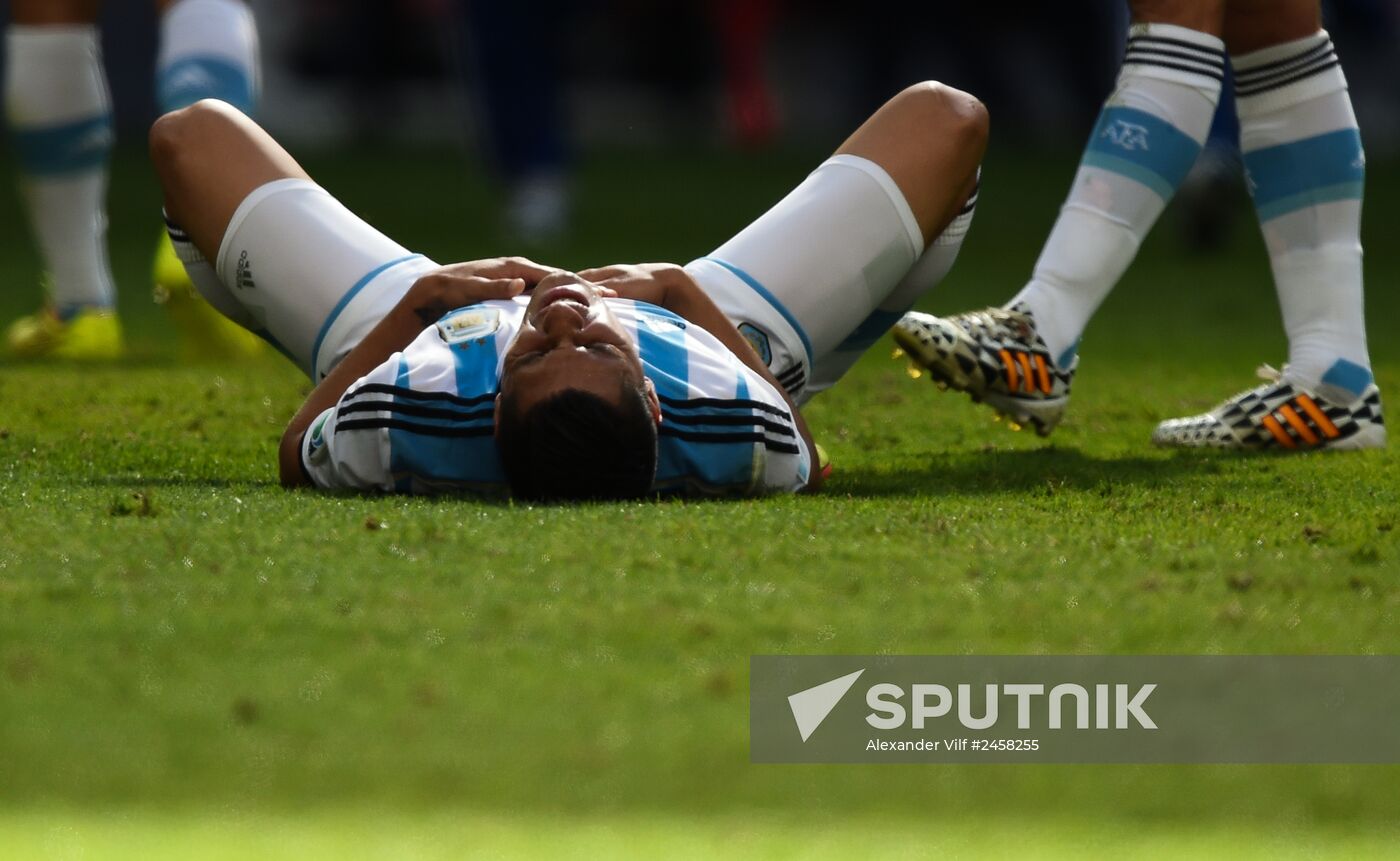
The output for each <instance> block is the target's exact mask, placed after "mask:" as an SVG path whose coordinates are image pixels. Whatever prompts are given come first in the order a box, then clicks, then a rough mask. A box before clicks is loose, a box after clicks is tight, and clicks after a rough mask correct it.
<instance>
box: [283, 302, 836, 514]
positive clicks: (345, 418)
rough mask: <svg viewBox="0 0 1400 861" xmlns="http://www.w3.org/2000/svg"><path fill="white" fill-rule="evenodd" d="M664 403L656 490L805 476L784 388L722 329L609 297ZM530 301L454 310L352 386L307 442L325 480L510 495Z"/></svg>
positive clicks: (710, 488) (792, 485) (307, 457)
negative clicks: (516, 388) (507, 411)
mask: <svg viewBox="0 0 1400 861" xmlns="http://www.w3.org/2000/svg"><path fill="white" fill-rule="evenodd" d="M605 301H607V302H608V304H609V305H610V307H611V309H612V311H613V312H614V314H615V315H616V316H617V318H618V319H619V320H620V321H621V322H622V323H623V325H624V326H625V327H626V328H627V329H628V330H629V332H630V334H631V335H632V336H633V338H634V339H635V340H636V343H637V347H638V353H639V355H640V356H641V360H642V367H643V370H644V372H645V373H646V375H647V377H648V378H650V379H651V381H652V384H653V385H655V387H656V393H657V396H658V398H659V399H660V401H661V414H662V421H661V426H660V428H659V429H658V438H657V440H658V441H657V468H656V482H655V485H654V489H655V490H656V492H657V493H662V494H686V495H705V496H709V495H755V494H763V493H780V492H790V491H796V490H799V489H800V488H802V487H803V486H804V485H806V483H807V479H808V476H809V473H810V470H811V460H812V459H811V454H810V452H808V451H807V446H806V444H805V443H804V442H803V441H802V438H801V436H800V435H799V434H798V432H797V427H796V423H795V422H794V421H793V417H792V414H791V411H790V410H789V408H788V406H787V403H786V401H785V400H784V399H783V397H782V395H781V394H780V393H779V392H778V391H777V390H776V389H774V388H773V387H772V386H771V385H769V384H768V383H767V381H765V380H764V379H763V378H762V377H761V376H759V375H758V374H757V373H755V372H754V371H753V370H752V369H751V368H749V367H748V366H746V365H745V364H744V363H743V362H742V361H740V360H739V358H738V357H737V356H735V355H734V354H733V353H732V352H730V351H729V349H728V348H727V347H725V346H724V345H723V344H721V343H720V342H719V340H718V339H716V338H715V337H714V336H713V335H711V334H710V333H709V332H706V331H705V330H704V329H702V328H701V327H699V326H696V325H695V324H693V323H690V322H688V321H686V320H684V319H683V318H681V317H678V316H676V315H675V314H673V313H671V312H670V311H667V310H665V309H663V308H660V307H657V306H655V305H650V304H648V303H645V302H633V301H630V300H627V299H607V300H605ZM527 302H528V297H519V298H516V299H513V300H500V301H491V302H485V303H482V304H480V305H473V306H470V307H468V308H462V309H459V310H457V311H454V312H452V313H450V314H448V315H447V316H445V317H443V318H442V319H441V320H439V321H438V323H437V324H435V325H433V326H430V327H429V328H427V329H425V330H424V331H423V332H422V333H421V334H420V335H419V336H418V337H417V338H416V339H414V341H413V342H412V343H411V344H409V345H408V346H407V347H406V348H404V350H403V351H402V352H400V353H395V354H394V355H392V356H390V357H389V358H388V359H387V360H386V361H385V362H384V363H383V364H381V365H380V366H379V367H378V368H375V369H374V370H373V371H371V372H370V373H368V374H366V375H365V376H364V377H363V378H361V379H360V380H359V381H358V382H356V383H355V384H354V385H352V386H351V387H350V388H349V389H348V390H347V391H346V393H345V395H344V396H343V397H342V398H341V399H340V403H339V404H337V405H336V406H335V407H333V408H331V409H329V410H327V411H326V412H324V413H322V414H321V416H320V417H319V418H318V419H317V420H316V421H315V422H314V423H313V424H312V426H311V429H310V430H309V431H308V432H307V434H306V438H305V439H304V440H303V442H302V463H303V464H304V465H305V467H306V471H307V473H308V474H309V475H310V476H311V478H312V480H313V481H314V482H315V483H316V485H317V486H319V487H324V488H354V489H361V490H381V491H396V492H401V493H437V492H458V493H462V492H465V493H476V494H482V495H496V496H501V495H505V494H506V493H507V487H506V479H505V473H504V471H503V469H502V467H501V463H500V457H499V455H498V453H497V451H496V443H495V438H494V436H493V434H494V430H495V427H494V419H493V413H494V401H495V397H496V394H497V392H498V390H499V383H500V374H501V364H502V362H503V360H504V357H505V352H506V349H507V347H508V346H509V344H510V342H511V340H512V339H513V338H514V337H515V333H516V331H517V330H518V328H519V326H520V322H521V319H522V317H523V316H524V311H525V305H526V303H527Z"/></svg>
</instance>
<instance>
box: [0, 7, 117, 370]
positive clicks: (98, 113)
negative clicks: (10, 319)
mask: <svg viewBox="0 0 1400 861" xmlns="http://www.w3.org/2000/svg"><path fill="white" fill-rule="evenodd" d="M99 6H100V2H99V0H13V2H12V3H11V4H10V17H11V20H10V26H9V28H8V30H7V32H6V52H5V57H6V69H5V82H6V83H5V104H6V108H7V113H8V115H9V119H10V131H11V133H12V135H13V137H14V143H15V150H16V153H17V155H18V157H19V166H20V177H21V182H20V185H21V186H22V188H23V191H24V202H25V205H26V206H27V208H28V210H29V219H30V222H31V224H32V225H33V229H34V236H35V239H36V240H37V242H38V246H39V255H40V258H41V260H42V262H43V266H44V270H45V287H46V290H47V292H48V296H47V306H46V307H45V308H44V309H42V310H40V311H39V312H38V313H37V314H34V315H33V316H30V317H25V318H22V319H20V320H18V321H16V322H15V323H14V324H12V325H11V326H10V328H9V331H8V333H7V338H6V342H7V347H8V349H9V351H10V352H11V353H13V354H15V355H18V356H25V357H39V356H57V357H62V358H73V359H111V358H115V357H116V356H117V355H119V354H120V353H121V350H122V338H121V326H120V324H119V323H118V321H117V317H116V313H115V303H116V292H115V290H114V288H113V286H112V271H111V264H110V263H109V262H108V257H107V212H106V196H107V161H108V156H109V154H110V152H111V149H112V108H111V97H110V96H109V94H108V91H107V77H106V74H105V72H104V71H103V68H102V48H101V44H100V42H99V39H98V32H97V27H96V24H95V23H94V22H95V21H96V20H97V13H98V9H99Z"/></svg>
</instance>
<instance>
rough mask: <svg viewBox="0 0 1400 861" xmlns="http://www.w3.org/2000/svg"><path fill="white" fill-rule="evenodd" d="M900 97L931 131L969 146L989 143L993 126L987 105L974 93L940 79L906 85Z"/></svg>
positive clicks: (973, 146)
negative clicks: (944, 82)
mask: <svg viewBox="0 0 1400 861" xmlns="http://www.w3.org/2000/svg"><path fill="white" fill-rule="evenodd" d="M897 99H898V100H899V101H900V102H901V105H902V106H903V105H907V109H908V110H910V111H912V112H914V113H915V114H916V116H917V117H918V119H919V122H920V124H921V125H924V126H926V127H927V128H928V129H929V130H930V131H931V132H933V133H936V134H938V135H940V136H945V137H946V136H950V135H951V136H953V137H955V138H956V139H957V140H958V141H960V142H961V143H962V144H963V145H964V146H966V147H970V148H976V149H979V150H980V149H982V148H983V147H985V146H986V144H987V134H988V130H989V128H990V122H989V120H988V117H987V107H986V106H985V105H983V104H982V102H981V101H980V100H979V99H978V98H977V97H976V96H974V95H972V94H971V93H965V92H963V91H962V90H959V89H957V88H955V87H950V86H948V85H947V84H941V83H939V82H938V81H924V82H922V83H918V84H914V85H913V86H911V87H908V88H906V89H905V90H904V91H903V92H902V93H900V94H899V96H898V97H897Z"/></svg>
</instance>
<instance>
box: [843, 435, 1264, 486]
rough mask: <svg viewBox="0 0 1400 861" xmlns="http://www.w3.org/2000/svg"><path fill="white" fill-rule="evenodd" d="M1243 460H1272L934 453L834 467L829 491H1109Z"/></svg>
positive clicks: (1069, 451)
mask: <svg viewBox="0 0 1400 861" xmlns="http://www.w3.org/2000/svg"><path fill="white" fill-rule="evenodd" d="M1246 459H1254V460H1258V461H1259V462H1260V463H1261V466H1262V465H1263V464H1266V463H1268V462H1269V461H1270V460H1272V458H1267V457H1266V458H1257V457H1256V458H1251V457H1250V455H1248V454H1243V453H1238V452H1214V451H1211V452H1179V453H1175V454H1172V455H1169V456H1158V457H1151V456H1142V455H1129V456H1125V457H1105V458H1099V457H1094V456H1092V455H1088V454H1085V453H1084V452H1082V451H1080V450H1078V449H1073V448H1058V447H1048V448H1040V449H1033V450H1024V451H992V452H985V453H975V452H973V453H969V452H958V453H937V454H930V455H927V456H925V457H923V458H922V459H921V461H920V462H918V463H915V464H914V465H913V467H912V468H910V467H904V468H890V469H861V468H855V469H850V470H843V469H840V467H839V465H838V467H837V470H836V472H835V474H834V475H833V476H832V481H831V482H830V483H829V484H828V485H827V490H828V492H830V493H835V494H849V495H851V496H858V497H859V496H865V497H882V496H905V497H911V496H924V495H928V494H937V493H950V492H951V493H958V494H965V495H966V494H997V493H1008V492H1022V493H1024V492H1033V491H1043V492H1051V493H1053V492H1054V491H1056V490H1060V489H1065V490H1101V491H1111V489H1112V488H1113V487H1114V486H1132V487H1157V486H1161V485H1165V484H1169V483H1171V482H1173V481H1175V480H1177V479H1179V478H1182V477H1183V476H1187V475H1193V474H1201V475H1217V474H1219V473H1221V472H1222V471H1223V470H1224V467H1225V465H1226V463H1227V462H1230V461H1239V460H1246ZM1267 468H1268V467H1266V469H1267Z"/></svg>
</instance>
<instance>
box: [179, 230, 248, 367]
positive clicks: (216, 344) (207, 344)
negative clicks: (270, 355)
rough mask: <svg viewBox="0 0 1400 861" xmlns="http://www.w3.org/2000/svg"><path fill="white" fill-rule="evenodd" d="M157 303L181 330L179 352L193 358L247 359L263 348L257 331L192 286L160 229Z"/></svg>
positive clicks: (186, 357) (197, 359)
mask: <svg viewBox="0 0 1400 861" xmlns="http://www.w3.org/2000/svg"><path fill="white" fill-rule="evenodd" d="M153 275H154V280H155V293H154V298H155V301H156V304H157V305H161V306H164V308H165V310H166V312H167V313H168V314H169V315H170V319H171V320H172V321H173V322H174V323H175V327H176V328H177V329H178V330H179V334H180V354H181V356H182V357H183V358H185V359H187V360H192V361H201V360H215V361H217V360H230V359H248V358H252V357H253V356H256V355H258V354H260V353H262V351H263V342H262V340H261V339H260V338H258V336H257V335H254V334H253V333H252V332H249V331H248V330H246V329H244V328H243V327H242V326H239V325H238V324H237V323H235V322H233V321H232V320H230V319H228V318H227V317H225V316H224V315H223V314H220V313H219V312H218V311H217V310H215V308H214V306H212V305H210V304H209V303H208V302H206V301H205V300H204V297H203V296H201V295H199V291H198V290H196V289H195V286H194V282H192V281H190V276H189V275H188V274H187V273H186V272H185V265H184V264H183V263H181V262H180V258H179V257H177V256H176V255H175V248H174V246H172V245H171V243H170V237H169V236H167V235H166V234H164V233H162V234H161V238H160V245H159V246H158V247H157V248H156V259H155V266H154V272H153Z"/></svg>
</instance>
